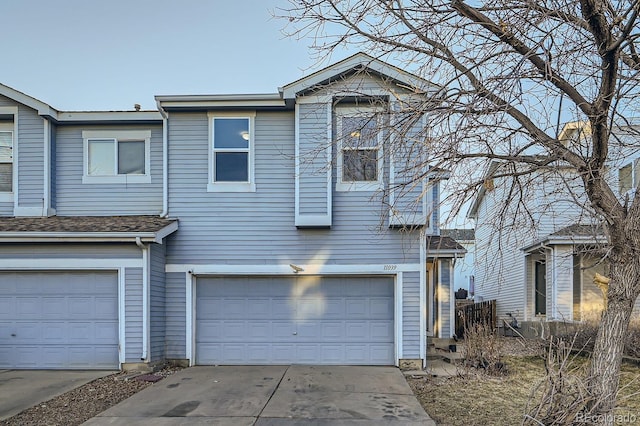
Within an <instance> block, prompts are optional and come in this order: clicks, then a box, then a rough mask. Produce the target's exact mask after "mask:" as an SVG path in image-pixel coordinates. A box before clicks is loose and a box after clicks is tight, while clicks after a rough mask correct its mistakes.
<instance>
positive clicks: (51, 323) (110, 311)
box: [0, 271, 118, 369]
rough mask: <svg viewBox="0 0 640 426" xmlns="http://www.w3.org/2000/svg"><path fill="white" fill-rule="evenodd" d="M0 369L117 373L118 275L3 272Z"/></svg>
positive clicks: (79, 272)
mask: <svg viewBox="0 0 640 426" xmlns="http://www.w3.org/2000/svg"><path fill="white" fill-rule="evenodd" d="M0 368H23V369H24V368H38V369H41V368H46V369H117V368H118V275H117V273H116V272H112V271H66V272H61V271H41V272H0Z"/></svg>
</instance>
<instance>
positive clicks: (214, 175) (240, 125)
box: [207, 113, 256, 192]
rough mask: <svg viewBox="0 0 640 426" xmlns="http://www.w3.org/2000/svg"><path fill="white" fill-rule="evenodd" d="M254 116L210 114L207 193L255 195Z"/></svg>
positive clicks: (253, 114) (251, 114)
mask: <svg viewBox="0 0 640 426" xmlns="http://www.w3.org/2000/svg"><path fill="white" fill-rule="evenodd" d="M254 119H255V113H249V114H243V113H233V114H223V113H210V114H209V133H210V138H209V139H210V148H209V183H208V185H207V190H208V191H210V192H255V190H256V184H255V171H254V151H255V147H254V145H255V142H254V138H255V136H254Z"/></svg>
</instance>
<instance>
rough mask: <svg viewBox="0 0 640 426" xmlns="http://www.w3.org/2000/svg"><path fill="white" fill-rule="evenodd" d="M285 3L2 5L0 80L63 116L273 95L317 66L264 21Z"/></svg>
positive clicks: (116, 0)
mask: <svg viewBox="0 0 640 426" xmlns="http://www.w3.org/2000/svg"><path fill="white" fill-rule="evenodd" d="M286 5H287V3H286V0H62V1H51V0H1V1H0V16H2V22H3V24H2V26H0V39H2V40H3V41H4V43H3V61H2V62H3V66H2V67H1V71H0V83H2V84H5V85H7V86H10V87H13V88H14V89H17V90H20V91H22V92H24V93H26V94H28V95H31V96H33V97H35V98H37V99H40V100H41V101H43V102H46V103H48V104H50V105H51V106H53V107H54V108H57V109H60V110H127V109H132V108H133V105H134V104H135V103H138V104H140V105H142V107H143V108H144V109H155V108H156V105H155V101H154V99H153V96H154V95H172V94H217V93H275V92H276V91H277V88H278V87H279V86H282V85H284V84H286V83H289V82H292V81H294V80H296V79H298V78H300V77H302V76H303V75H304V74H306V73H309V72H311V71H314V70H315V69H316V68H312V69H309V68H310V67H312V66H313V65H314V62H313V60H312V59H311V55H310V51H309V50H308V45H309V43H310V40H301V41H298V40H293V39H287V38H285V37H284V36H283V35H282V33H281V29H282V27H283V26H284V25H285V22H284V21H282V20H279V19H274V18H272V17H271V11H273V10H274V9H275V8H276V7H277V6H285V7H286ZM346 56H347V53H345V55H344V56H343V57H346ZM339 59H342V57H334V58H332V60H339Z"/></svg>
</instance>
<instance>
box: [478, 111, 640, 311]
mask: <svg viewBox="0 0 640 426" xmlns="http://www.w3.org/2000/svg"><path fill="white" fill-rule="evenodd" d="M588 132H589V129H588V127H585V125H584V124H583V123H578V122H572V123H567V124H566V125H565V127H564V129H563V130H562V132H561V133H560V136H559V139H560V140H561V141H563V143H565V144H576V145H575V146H574V148H575V149H576V150H577V151H580V149H581V147H580V146H581V145H580V141H581V140H583V138H585V137H586V136H588ZM582 145H583V146H586V145H584V144H582ZM638 146H640V145H638V142H637V135H636V132H635V131H629V129H628V128H616V129H615V137H613V138H612V143H611V155H610V156H609V168H608V170H609V176H608V181H609V182H611V185H612V187H613V188H617V189H618V193H619V195H620V197H626V196H634V194H635V189H633V188H635V187H636V186H637V183H638V182H640V179H635V175H634V174H633V170H634V169H633V167H635V165H636V163H637V160H636V159H637V158H638V156H639V152H638V148H637V147H638ZM585 149H586V148H585ZM509 170H513V169H512V168H510V166H509V165H507V164H506V163H502V162H499V161H494V162H492V163H491V164H490V165H489V167H488V169H487V171H486V174H485V184H484V186H483V188H482V189H481V190H480V191H479V192H478V195H477V197H476V198H475V200H474V202H473V203H472V205H471V208H470V210H469V214H468V217H469V218H471V219H474V220H475V221H476V234H475V237H476V239H475V244H476V247H475V294H476V297H480V298H482V299H484V300H490V299H495V300H496V302H497V311H498V317H499V318H502V319H511V318H516V319H517V320H518V321H520V322H522V321H526V322H528V321H534V322H539V321H580V320H584V319H594V318H598V315H599V313H600V312H601V310H602V308H603V300H604V299H603V293H602V291H601V289H600V288H599V287H598V285H597V284H596V283H594V277H595V274H596V273H599V274H601V275H604V276H606V275H607V266H606V261H605V260H604V256H605V255H606V251H604V250H603V249H602V247H603V244H604V243H605V242H606V238H605V236H604V234H603V232H602V229H601V228H600V226H599V225H598V221H597V220H596V219H594V217H593V216H592V215H591V214H590V213H589V212H590V209H589V203H588V202H587V199H586V195H585V193H584V189H583V187H582V186H581V181H580V178H579V176H578V174H577V173H576V171H575V170H574V169H573V168H571V167H569V166H564V165H562V164H557V165H556V167H554V168H553V170H550V171H544V170H540V171H537V172H534V173H533V175H532V176H528V177H525V178H524V180H520V181H519V182H516V178H514V177H509V176H508V175H509ZM496 176H500V177H496ZM638 176H639V177H640V174H638ZM514 183H515V184H514ZM635 312H636V313H639V312H640V299H638V300H637V301H636V306H635Z"/></svg>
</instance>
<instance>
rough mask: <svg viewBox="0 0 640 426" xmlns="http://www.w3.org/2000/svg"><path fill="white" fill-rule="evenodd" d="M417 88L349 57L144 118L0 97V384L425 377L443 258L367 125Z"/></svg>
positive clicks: (433, 196) (442, 308)
mask: <svg viewBox="0 0 640 426" xmlns="http://www.w3.org/2000/svg"><path fill="white" fill-rule="evenodd" d="M431 89H432V85H430V84H429V83H428V82H426V81H424V80H421V79H419V78H417V77H415V76H413V75H411V74H408V73H406V72H404V71H402V70H400V69H397V68H395V67H392V66H390V65H388V64H386V63H383V62H381V61H378V60H376V59H373V58H371V57H369V56H367V55H364V54H357V55H354V56H352V57H350V58H347V59H345V60H343V61H341V62H338V63H336V64H334V65H331V66H329V67H327V68H325V69H323V70H321V71H318V72H316V73H313V74H311V75H309V76H308V77H305V78H303V79H300V80H298V81H295V82H293V83H290V84H287V85H286V86H284V87H282V88H281V89H280V90H279V91H278V92H277V93H273V94H265V95H244V94H240V95H195V96H157V97H156V100H157V105H158V111H124V112H108V111H98V112H73V111H71V112H69V111H58V110H55V109H54V108H52V107H51V106H49V105H47V104H45V103H43V102H41V101H38V100H36V99H34V98H31V97H29V96H27V95H25V94H23V93H21V92H18V91H16V90H14V89H11V88H9V87H6V86H2V85H0V216H3V218H1V219H0V252H1V253H2V256H1V257H0V305H1V306H2V308H1V309H0V330H1V334H0V368H64V369H67V368H101V369H108V368H118V367H123V368H124V367H128V366H135V365H137V364H139V363H143V364H146V363H154V362H159V361H162V360H165V359H179V360H187V361H188V362H189V364H191V365H194V364H200V365H206V364H287V363H319V364H387V365H399V364H400V362H401V360H412V361H413V362H420V363H424V360H425V359H426V347H427V344H426V338H427V335H434V336H441V337H449V336H451V322H452V321H451V318H452V317H451V315H452V312H450V311H451V310H450V306H451V303H452V302H451V300H450V299H451V297H450V296H448V294H451V290H452V285H453V284H452V265H453V262H452V259H453V258H454V257H455V255H456V253H457V250H458V251H459V248H458V247H453V249H450V248H449V249H446V250H444V249H443V250H440V248H439V247H436V246H428V243H427V239H428V238H439V237H438V235H439V229H438V220H439V218H438V209H437V205H438V203H439V188H438V182H437V180H435V179H433V177H432V178H425V181H424V182H422V184H421V185H415V186H411V187H410V189H409V190H406V189H405V190H403V191H402V194H400V191H399V190H398V191H397V192H396V189H395V188H401V187H402V185H401V184H402V183H403V182H402V179H403V175H402V173H401V170H403V163H405V162H406V161H408V158H404V157H402V156H401V155H399V154H398V153H394V152H385V146H387V145H386V143H383V142H384V141H385V140H387V139H386V138H391V137H393V135H390V134H388V133H386V132H387V131H383V132H371V131H370V127H368V126H369V125H370V123H371V122H372V120H374V121H373V123H376V122H377V121H379V120H380V121H385V120H390V119H392V118H390V114H388V111H389V110H390V109H393V108H395V107H396V106H397V104H398V102H399V101H401V100H402V99H403V98H404V97H411V96H416V95H415V93H423V91H425V90H427V91H428V90H431ZM372 100H375V105H373V104H372ZM363 135H364V136H363ZM382 189H388V191H385V194H384V196H385V197H387V196H388V199H387V200H386V202H387V205H389V204H390V205H391V207H390V208H382V207H383V206H384V205H385V204H383V200H382V197H383V195H382V193H383V191H381V190H382ZM402 195H404V196H405V197H407V198H406V199H403V198H402ZM421 195H424V196H422V197H421V198H420V196H421ZM405 200H406V201H405ZM416 200H420V202H418V203H416V202H415V201H416ZM409 205H411V206H412V207H411V208H409V207H408V206H409ZM438 246H440V244H438ZM434 295H441V296H443V297H442V298H438V297H435V296H434ZM445 296H446V297H445Z"/></svg>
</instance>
